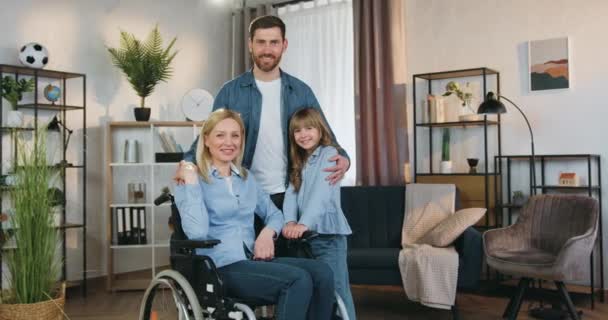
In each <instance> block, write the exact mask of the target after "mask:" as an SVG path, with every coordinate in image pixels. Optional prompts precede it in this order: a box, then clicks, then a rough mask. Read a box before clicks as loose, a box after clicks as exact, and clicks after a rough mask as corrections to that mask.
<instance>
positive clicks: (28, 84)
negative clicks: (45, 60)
mask: <svg viewBox="0 0 608 320" xmlns="http://www.w3.org/2000/svg"><path fill="white" fill-rule="evenodd" d="M1 86H2V98H4V99H6V100H7V101H8V102H9V103H10V104H11V107H12V110H11V111H9V112H8V113H7V116H6V118H7V119H6V126H7V127H21V126H22V125H23V113H22V112H21V111H18V110H17V104H18V103H19V101H21V99H22V98H23V94H24V93H26V92H32V91H33V90H34V79H19V80H16V79H15V78H13V77H11V76H5V77H4V78H2V82H1Z"/></svg>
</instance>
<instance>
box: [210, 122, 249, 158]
mask: <svg viewBox="0 0 608 320" xmlns="http://www.w3.org/2000/svg"><path fill="white" fill-rule="evenodd" d="M242 145H243V136H242V135H241V127H240V126H239V124H238V123H237V122H236V121H235V120H234V119H230V118H228V119H224V120H222V121H220V122H218V123H217V125H216V126H215V127H214V128H213V129H212V130H211V132H209V134H207V135H205V146H206V147H207V149H208V150H209V154H210V155H211V161H212V163H213V164H226V163H231V162H233V161H234V160H235V159H236V157H238V155H239V153H240V152H241V148H242Z"/></svg>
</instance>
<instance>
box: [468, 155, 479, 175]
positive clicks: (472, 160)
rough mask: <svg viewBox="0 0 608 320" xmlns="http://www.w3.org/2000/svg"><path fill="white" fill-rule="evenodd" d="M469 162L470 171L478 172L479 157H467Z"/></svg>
mask: <svg viewBox="0 0 608 320" xmlns="http://www.w3.org/2000/svg"><path fill="white" fill-rule="evenodd" d="M467 163H468V164H469V173H477V164H478V163H479V159H477V158H467Z"/></svg>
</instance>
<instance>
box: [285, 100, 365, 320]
mask: <svg viewBox="0 0 608 320" xmlns="http://www.w3.org/2000/svg"><path fill="white" fill-rule="evenodd" d="M329 132H330V131H329V129H328V128H327V125H326V124H325V121H324V120H323V118H322V117H321V114H320V113H319V112H318V111H317V110H315V109H312V108H306V109H302V110H299V111H297V112H296V113H294V114H293V116H292V117H291V120H290V122H289V142H290V150H289V151H290V156H291V161H292V164H291V173H290V175H289V182H290V183H289V187H288V188H287V191H286V192H285V202H284V203H283V214H284V215H285V222H286V225H285V227H284V228H283V232H282V234H283V236H284V237H285V238H288V239H297V238H300V237H301V236H302V234H303V233H304V232H305V231H307V230H312V231H316V232H317V233H319V235H320V236H319V237H318V238H316V239H314V240H313V241H312V242H311V243H310V245H311V249H312V253H313V255H314V257H315V258H316V259H319V260H322V261H325V262H326V263H327V264H328V265H329V266H330V267H331V269H332V271H333V273H334V282H335V284H334V285H335V288H336V291H337V292H338V294H339V295H340V297H342V300H344V304H345V305H346V309H347V311H348V316H349V318H350V319H351V320H354V319H355V307H354V304H353V298H352V295H351V292H350V286H349V280H348V266H347V264H346V248H347V247H346V236H347V235H349V234H351V233H352V231H351V229H350V227H349V225H348V222H347V221H346V217H344V213H343V212H342V207H341V204H340V185H339V184H334V185H330V184H329V182H328V181H326V180H325V178H327V176H328V175H329V174H330V173H331V172H325V171H324V170H323V169H325V168H328V167H331V166H334V165H335V162H332V161H328V159H329V158H331V157H333V156H335V155H337V154H338V151H337V150H336V148H335V147H334V146H333V145H332V143H331V136H330V133H329Z"/></svg>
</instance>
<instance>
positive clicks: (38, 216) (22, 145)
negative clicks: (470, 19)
mask: <svg viewBox="0 0 608 320" xmlns="http://www.w3.org/2000/svg"><path fill="white" fill-rule="evenodd" d="M32 140H33V143H31V144H28V143H27V142H26V139H25V137H24V136H23V135H20V136H18V139H17V144H18V149H17V150H19V151H18V155H17V160H18V164H19V165H18V166H17V167H16V168H15V177H16V179H15V180H16V183H15V187H14V188H13V189H11V199H12V203H13V207H14V213H13V214H12V215H11V217H10V218H11V220H12V221H11V222H12V223H11V224H12V225H13V227H14V228H15V232H14V239H15V245H16V248H15V249H13V250H9V251H8V252H6V258H5V259H6V260H5V261H6V264H7V266H8V270H9V272H10V274H11V277H10V280H9V285H10V290H9V293H8V295H5V296H4V297H3V299H2V303H3V304H30V303H37V302H42V301H49V300H51V299H52V298H54V297H55V296H56V292H57V289H58V286H57V285H58V281H57V280H58V278H59V270H60V262H59V261H57V259H56V255H55V254H56V248H57V245H58V243H59V235H58V231H57V229H56V228H55V227H54V226H53V223H54V217H53V210H52V207H53V203H52V201H53V198H52V195H51V194H49V192H47V189H48V186H49V185H50V184H51V183H52V181H53V179H54V178H55V176H56V172H55V171H54V170H53V169H52V168H51V167H49V166H48V163H47V158H46V143H45V141H46V132H45V131H44V130H39V131H36V132H35V134H34V135H33V139H32ZM3 254H4V253H3ZM0 313H1V312H0ZM0 318H2V317H0Z"/></svg>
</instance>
